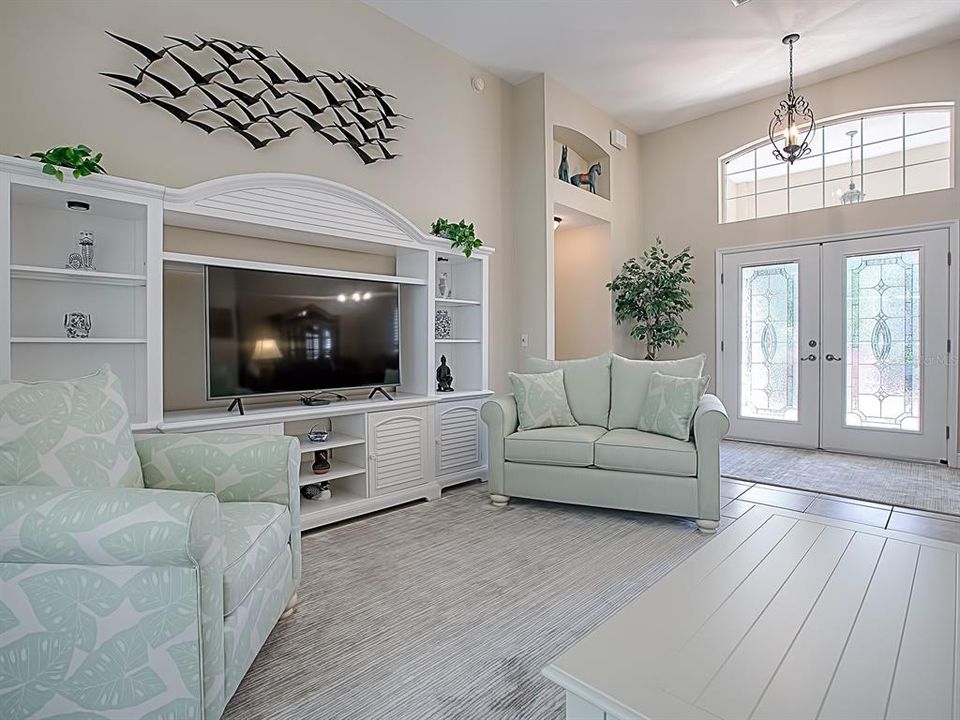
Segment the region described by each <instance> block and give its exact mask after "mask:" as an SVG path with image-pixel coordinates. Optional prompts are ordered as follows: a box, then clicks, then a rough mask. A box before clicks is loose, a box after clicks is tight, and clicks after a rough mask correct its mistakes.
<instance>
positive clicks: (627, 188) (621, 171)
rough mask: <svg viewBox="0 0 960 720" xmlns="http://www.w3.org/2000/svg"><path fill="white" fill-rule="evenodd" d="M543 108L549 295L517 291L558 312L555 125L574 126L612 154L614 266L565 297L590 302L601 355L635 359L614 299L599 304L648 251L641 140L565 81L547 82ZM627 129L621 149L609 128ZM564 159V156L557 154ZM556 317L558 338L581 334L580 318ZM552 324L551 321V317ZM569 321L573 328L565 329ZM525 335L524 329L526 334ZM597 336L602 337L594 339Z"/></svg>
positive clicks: (544, 260) (535, 349) (534, 348)
mask: <svg viewBox="0 0 960 720" xmlns="http://www.w3.org/2000/svg"><path fill="white" fill-rule="evenodd" d="M544 105H545V118H544V124H545V132H546V146H547V153H546V158H545V160H546V167H545V169H544V173H545V178H546V180H547V212H546V213H545V218H544V227H543V229H542V231H541V232H542V233H543V237H544V240H543V243H544V245H543V246H542V247H543V253H544V254H543V256H541V257H539V258H538V262H539V263H540V266H541V267H543V266H546V269H547V273H548V275H547V278H546V287H545V288H543V290H544V291H545V293H546V296H545V297H544V296H540V297H537V295H536V293H538V292H540V290H541V289H540V288H539V287H538V288H535V289H534V291H533V292H531V291H530V290H528V289H526V288H523V287H521V285H520V284H518V285H517V287H516V290H517V292H518V293H520V296H521V297H522V298H524V302H529V303H531V304H538V303H540V304H542V305H541V306H542V307H545V308H550V309H556V308H557V307H558V306H557V305H556V299H555V296H556V292H557V289H556V283H557V282H559V281H562V280H563V279H564V278H559V279H558V278H556V277H555V276H554V273H555V267H556V266H555V260H554V247H553V199H552V187H553V178H554V177H556V171H557V168H556V167H555V163H554V159H555V158H554V153H553V149H554V143H553V126H554V125H560V126H563V127H568V128H573V129H575V130H577V131H578V132H580V133H582V134H583V135H585V136H587V137H588V138H590V139H591V140H592V141H593V142H595V143H596V144H597V145H598V146H600V147H601V148H603V149H604V151H605V152H607V153H608V154H609V155H610V162H609V167H605V168H603V172H604V173H605V175H606V176H607V181H608V182H609V187H610V205H611V208H612V215H611V222H610V225H609V233H610V242H609V246H608V247H609V251H608V252H607V253H606V261H607V263H608V264H609V272H607V273H598V275H597V277H596V280H593V279H591V280H587V281H586V282H587V283H588V284H589V285H590V287H585V286H583V285H581V286H578V287H576V288H572V289H571V288H567V289H566V290H565V291H563V292H562V293H561V294H563V295H566V296H568V297H569V296H571V293H577V294H580V293H582V294H583V297H584V298H585V299H586V298H590V300H589V302H587V304H588V305H589V306H590V307H592V308H595V312H596V313H597V314H596V315H594V318H593V320H594V322H595V323H597V324H599V325H600V326H602V327H601V328H600V329H599V330H598V332H599V333H602V337H605V338H608V340H607V342H606V344H605V346H604V347H602V348H598V349H597V351H598V352H602V351H606V350H616V351H617V352H619V353H622V354H624V355H628V356H636V355H637V354H638V352H639V348H638V347H637V344H636V343H635V342H634V341H633V340H632V339H631V338H630V337H629V336H628V335H627V333H625V332H624V331H623V328H618V327H616V326H615V324H614V321H613V314H612V312H611V309H610V308H611V304H610V299H609V297H608V298H607V301H606V303H605V304H604V303H603V302H601V301H600V300H599V298H600V297H601V295H602V293H607V290H606V289H602V285H603V284H604V283H606V282H607V280H603V278H604V277H607V278H608V279H609V277H612V276H613V275H614V274H616V273H617V272H618V271H619V269H620V266H621V265H622V264H623V262H624V261H625V260H627V259H628V258H630V257H633V256H634V255H636V254H637V253H639V252H640V251H641V248H642V247H643V242H642V240H643V238H642V236H641V232H640V217H641V206H640V154H641V151H640V142H639V138H638V137H637V135H636V134H635V133H634V132H632V131H631V130H629V129H628V128H627V127H625V126H624V125H622V124H620V123H619V122H617V121H616V120H614V119H613V118H612V117H610V116H609V115H607V114H606V113H604V112H602V111H600V110H598V109H597V108H595V107H593V106H592V105H590V104H589V103H588V102H586V101H585V100H583V99H582V98H581V97H579V96H577V95H575V94H573V93H572V92H570V91H569V90H568V89H567V88H565V87H564V86H563V85H561V84H560V83H558V82H556V81H555V80H553V79H552V78H550V77H546V78H544ZM614 128H616V129H619V130H622V131H623V132H624V133H626V135H627V148H626V149H625V150H617V149H616V148H614V147H613V146H612V145H610V130H611V129H614ZM558 157H559V156H558ZM526 240H527V238H521V236H518V240H517V242H518V243H520V242H521V241H526ZM598 284H599V285H600V288H601V289H602V293H600V292H599V289H598V287H597V285H598ZM551 314H552V315H554V316H555V317H554V319H553V321H554V327H555V337H559V336H560V335H564V336H566V337H569V336H571V335H572V334H573V333H575V332H577V328H578V326H579V322H580V320H579V318H578V316H577V315H576V314H575V315H571V316H569V317H568V316H567V315H566V313H564V314H560V313H556V312H554V313H551ZM548 322H549V319H548ZM567 323H569V324H570V325H571V327H565V325H566V324H567ZM521 332H522V331H521ZM595 337H599V335H598V336H595ZM554 345H555V347H554V354H557V348H556V342H554ZM546 352H548V348H547V346H546V345H543V346H540V345H534V344H533V343H531V346H530V348H529V352H528V353H526V354H527V355H533V356H541V357H542V356H544V354H545V353H546Z"/></svg>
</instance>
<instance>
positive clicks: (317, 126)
mask: <svg viewBox="0 0 960 720" xmlns="http://www.w3.org/2000/svg"><path fill="white" fill-rule="evenodd" d="M293 114H294V115H296V116H297V117H299V118H300V119H301V120H303V121H304V122H305V123H306V124H307V125H309V126H310V129H311V130H313V131H314V132H315V133H319V134H320V135H323V136H324V137H325V138H326V139H327V140H329V141H330V142H332V143H333V144H334V145H336V144H337V143H338V142H347V141H346V140H344V139H343V138H338V137H336V136H335V135H331V134H330V133H328V132H327V129H328V128H336V127H337V126H336V125H324V124H322V123H319V122H317V121H316V120H314V119H313V118H312V117H310V116H309V115H307V114H306V113H302V112H300V111H299V110H294V111H293ZM338 129H339V128H338Z"/></svg>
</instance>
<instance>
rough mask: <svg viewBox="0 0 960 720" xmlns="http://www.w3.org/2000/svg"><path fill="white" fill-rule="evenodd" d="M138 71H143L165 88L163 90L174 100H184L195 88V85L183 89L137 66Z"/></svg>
mask: <svg viewBox="0 0 960 720" xmlns="http://www.w3.org/2000/svg"><path fill="white" fill-rule="evenodd" d="M137 69H138V70H140V71H142V72H143V74H144V75H146V76H147V77H148V78H150V79H151V80H153V81H154V82H155V83H157V84H158V85H160V86H161V87H163V89H164V90H166V91H167V92H168V93H170V96H171V97H173V98H182V97H183V96H184V95H186V94H187V93H188V92H189V91H190V89H191V88H192V87H193V85H189V86H187V87H185V88H182V87H180V86H179V85H174V84H173V83H172V82H170V81H169V80H167V79H166V78H163V77H160V76H159V75H157V74H156V73H153V72H150V71H149V70H147V69H146V68H142V67H139V66H137Z"/></svg>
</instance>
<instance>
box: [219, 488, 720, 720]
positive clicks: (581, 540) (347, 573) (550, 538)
mask: <svg viewBox="0 0 960 720" xmlns="http://www.w3.org/2000/svg"><path fill="white" fill-rule="evenodd" d="M706 542H709V537H707V536H703V535H701V534H699V533H697V532H696V526H695V525H694V524H693V522H691V521H689V520H683V519H677V518H669V517H662V516H656V515H645V514H641V513H627V512H618V511H610V510H597V509H590V508H583V507H574V506H565V505H558V504H548V503H539V502H533V501H520V500H514V501H512V502H511V504H510V505H509V506H507V507H506V508H503V509H497V508H493V507H492V506H491V505H490V503H489V501H488V500H487V494H486V485H481V484H473V485H467V486H464V487H461V488H454V489H451V490H447V491H445V492H444V494H443V497H442V498H441V499H439V500H435V501H433V502H429V503H420V504H416V505H410V506H406V507H403V508H399V509H397V510H392V511H387V512H383V513H379V514H377V515H371V516H368V517H366V518H363V519H360V520H357V521H353V522H349V523H345V524H341V525H338V526H334V527H331V528H327V529H324V530H320V531H316V532H313V533H308V534H306V535H304V537H303V583H302V585H301V587H300V598H301V602H300V605H299V607H298V609H297V612H296V613H295V614H294V615H293V616H292V617H291V618H289V619H287V620H283V621H281V622H280V624H279V625H278V626H277V628H276V629H275V630H274V631H273V634H272V635H271V636H270V638H269V639H268V640H267V643H266V645H265V647H264V648H263V650H262V651H261V653H260V655H259V656H258V657H257V659H256V660H255V661H254V664H253V666H252V668H251V669H250V671H249V673H247V676H246V678H245V679H244V680H243V682H242V684H241V685H240V688H239V690H238V691H237V693H236V695H235V696H234V697H233V699H232V700H231V702H230V704H229V705H228V707H227V710H226V713H225V715H224V717H225V718H226V719H227V720H258V719H261V718H262V719H264V720H267V719H269V720H304V719H305V718H309V719H310V720H429V719H431V718H433V719H436V720H441V719H442V720H453V719H462V720H472V719H477V720H481V719H482V720H520V719H521V718H522V719H523V720H561V719H562V718H563V693H562V691H561V690H560V689H559V688H558V687H556V686H555V685H553V684H551V683H550V682H548V681H547V680H546V679H544V678H543V677H542V676H541V675H540V670H541V669H542V668H543V667H544V665H546V664H547V663H548V662H549V661H550V660H551V659H553V658H554V657H555V656H557V655H558V654H560V653H561V652H562V651H563V650H565V649H566V648H567V647H569V646H570V645H571V644H573V643H574V642H576V641H577V639H579V638H580V637H582V636H583V635H584V634H586V633H587V632H589V631H590V630H591V629H593V628H594V627H596V626H597V625H598V624H599V623H601V622H602V621H603V620H604V619H605V618H607V617H608V616H610V614H611V613H614V612H615V611H617V610H618V609H619V608H621V607H623V605H624V604H626V603H627V602H629V601H630V600H631V599H632V598H634V597H635V596H636V595H637V594H638V593H640V592H641V591H643V590H644V589H645V588H647V587H648V586H650V585H651V584H652V583H654V582H655V581H656V580H657V579H659V578H660V577H662V576H663V575H664V574H665V573H667V572H668V571H669V570H670V569H672V568H673V567H675V566H676V565H677V564H678V563H680V562H681V561H682V560H683V559H684V558H686V557H687V556H689V555H690V554H691V553H692V552H694V551H695V550H697V548H699V547H702V546H703V544H704V543H706ZM642 641H643V639H642V638H637V642H642Z"/></svg>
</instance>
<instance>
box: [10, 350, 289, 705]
mask: <svg viewBox="0 0 960 720" xmlns="http://www.w3.org/2000/svg"><path fill="white" fill-rule="evenodd" d="M299 463H300V450H299V445H298V443H297V441H296V439H295V438H285V437H266V436H254V435H235V434H228V433H216V434H214V433H204V434H196V435H153V436H148V437H144V438H141V439H138V440H136V443H135V448H134V441H133V438H132V436H131V434H130V430H129V422H128V419H127V414H126V408H125V407H123V401H122V397H121V396H120V395H119V386H118V384H117V383H116V378H115V376H113V374H112V373H110V372H109V370H108V369H104V370H101V372H100V373H98V374H96V375H93V376H90V377H89V378H83V379H81V380H79V381H73V382H72V383H38V384H33V385H27V384H13V383H7V384H0V717H2V718H4V720H7V719H8V718H9V719H10V720H17V719H19V718H34V717H36V718H46V717H59V718H67V717H70V718H72V717H77V718H81V717H82V718H84V720H93V719H94V718H106V719H118V718H123V719H124V720H126V719H128V718H145V719H148V720H174V719H179V718H184V719H187V718H190V719H193V718H203V719H205V720H210V719H215V718H218V717H220V715H221V713H222V712H223V708H224V706H225V705H226V702H227V700H229V699H230V697H231V696H232V695H233V693H234V691H235V690H236V689H237V686H238V685H239V684H240V680H241V679H242V678H243V675H244V673H246V671H247V669H248V668H249V667H250V664H251V663H252V662H253V659H254V657H255V656H256V654H257V652H258V651H259V650H260V648H261V646H262V645H263V643H264V641H265V640H266V638H267V635H268V634H269V633H270V631H271V630H272V629H273V627H274V625H275V624H276V622H277V620H278V618H279V617H280V616H281V614H282V613H284V612H285V610H286V611H289V610H290V609H292V607H293V605H294V604H295V602H296V588H297V586H298V584H299V581H300V528H299V517H300V512H299V487H298V479H297V474H298V467H299Z"/></svg>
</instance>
